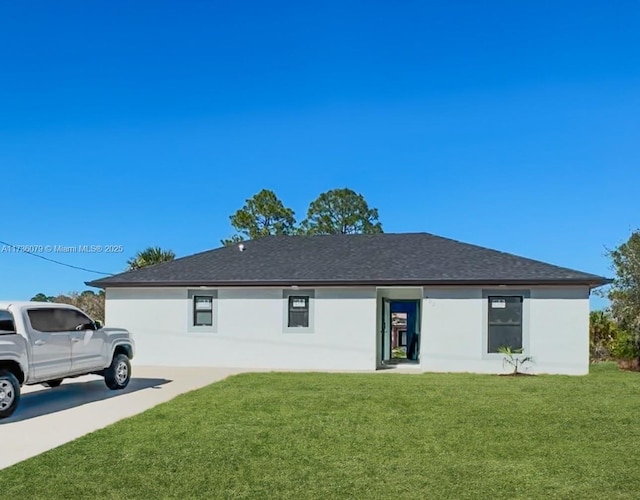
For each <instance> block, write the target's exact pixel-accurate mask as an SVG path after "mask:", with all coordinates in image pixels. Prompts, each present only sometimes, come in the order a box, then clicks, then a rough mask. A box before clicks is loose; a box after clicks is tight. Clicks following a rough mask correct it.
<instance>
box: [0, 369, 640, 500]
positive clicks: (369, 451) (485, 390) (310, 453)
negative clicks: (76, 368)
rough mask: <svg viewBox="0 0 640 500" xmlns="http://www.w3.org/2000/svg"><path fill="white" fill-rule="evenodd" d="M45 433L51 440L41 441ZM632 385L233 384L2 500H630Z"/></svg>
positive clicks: (10, 481)
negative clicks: (311, 499) (286, 499)
mask: <svg viewBox="0 0 640 500" xmlns="http://www.w3.org/2000/svg"><path fill="white" fill-rule="evenodd" d="M51 432H55V429H51ZM639 448H640V374H638V373H628V372H619V371H618V369H617V367H615V366H614V365H612V364H606V365H600V366H595V367H592V373H591V375H589V376H587V377H561V376H538V377H497V376H487V375H482V376H481V375H467V374H460V375H450V374H425V375H399V374H370V375H360V374H354V375H342V374H318V373H313V374H312V373H282V374H279V373H271V374H269V373H261V374H246V375H239V376H235V377H232V378H230V379H227V380H225V381H223V382H220V383H217V384H214V385H211V386H209V387H206V388H204V389H201V390H198V391H195V392H192V393H189V394H185V395H183V396H179V397H178V398H176V399H175V400H173V401H171V402H169V403H166V404H163V405H161V406H158V407H156V408H154V409H152V410H150V411H148V412H146V413H144V414H142V415H139V416H136V417H133V418H130V419H128V420H125V421H122V422H120V423H118V424H116V425H113V426H111V427H108V428H106V429H103V430H101V431H98V432H95V433H93V434H90V435H88V436H85V437H83V438H81V439H78V440H77V441H74V442H72V443H70V444H68V445H65V446H62V447H60V448H58V449H55V450H52V451H50V452H47V453H45V454H43V455H40V456H38V457H35V458H33V459H31V460H28V461H26V462H23V463H21V464H18V465H16V466H13V467H11V468H9V469H6V470H4V471H0V485H1V490H2V496H3V497H5V498H18V497H21V498H43V497H47V498H50V499H53V498H166V497H176V498H177V497H180V498H295V499H304V498H321V499H325V498H367V499H372V498H403V499H404V498H416V499H418V498H419V499H424V498H455V499H463V498H510V499H511V498H549V497H551V498H571V499H575V498H608V499H610V498H634V497H637V495H638V491H640V473H639V471H640V458H639V454H638V451H637V450H638V449H639Z"/></svg>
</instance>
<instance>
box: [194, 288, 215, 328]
mask: <svg viewBox="0 0 640 500" xmlns="http://www.w3.org/2000/svg"><path fill="white" fill-rule="evenodd" d="M193 326H213V297H212V296H210V295H195V296H194V297H193Z"/></svg>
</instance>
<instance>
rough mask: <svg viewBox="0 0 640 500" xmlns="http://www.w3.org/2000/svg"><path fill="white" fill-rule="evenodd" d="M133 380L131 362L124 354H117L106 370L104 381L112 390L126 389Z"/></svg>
mask: <svg viewBox="0 0 640 500" xmlns="http://www.w3.org/2000/svg"><path fill="white" fill-rule="evenodd" d="M129 380H131V363H129V358H127V356H125V355H124V354H116V355H115V356H114V357H113V361H111V365H109V368H107V369H106V370H105V371H104V383H105V384H107V387H108V388H109V389H111V390H112V391H116V390H119V389H124V388H125V387H127V384H129Z"/></svg>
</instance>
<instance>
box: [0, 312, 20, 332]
mask: <svg viewBox="0 0 640 500" xmlns="http://www.w3.org/2000/svg"><path fill="white" fill-rule="evenodd" d="M10 333H16V325H15V323H14V322H13V316H11V313H10V312H9V311H0V335H7V334H10Z"/></svg>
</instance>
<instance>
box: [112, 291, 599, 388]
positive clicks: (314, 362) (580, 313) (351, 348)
mask: <svg viewBox="0 0 640 500" xmlns="http://www.w3.org/2000/svg"><path fill="white" fill-rule="evenodd" d="M523 289H525V287H518V288H517V290H523ZM512 290H513V289H510V288H500V289H498V290H494V292H495V294H496V295H501V294H503V295H508V294H509V293H512ZM526 290H527V291H528V293H529V297H528V298H526V299H525V302H524V305H523V313H524V328H523V329H524V330H525V335H524V336H525V338H524V346H525V353H526V354H527V355H531V356H533V357H534V360H535V363H534V364H533V365H532V366H531V371H532V372H535V373H561V374H574V375H580V374H586V373H588V369H589V345H588V327H589V290H588V288H587V287H571V288H560V287H547V288H544V287H542V288H540V287H528V288H526ZM191 291H192V292H195V293H202V294H206V293H207V292H210V290H206V289H195V290H194V289H191ZM289 291H291V290H289ZM215 293H217V298H215V299H214V302H215V304H214V315H215V317H216V325H215V327H212V328H210V329H207V328H200V329H199V328H195V329H194V328H193V327H192V326H190V325H191V324H192V316H191V315H192V308H193V302H192V300H191V299H190V298H189V290H188V289H186V288H185V289H143V288H141V289H121V288H113V289H108V290H107V301H106V323H107V325H108V326H120V327H124V328H127V329H129V330H130V331H131V332H132V333H133V334H134V337H135V339H136V345H137V355H136V359H135V360H134V363H137V364H145V365H173V366H226V367H240V368H256V369H305V370H314V369H317V370H374V369H375V368H376V366H377V365H378V364H379V363H378V361H379V356H380V349H379V345H380V317H381V313H380V310H379V304H380V302H381V297H383V296H385V297H388V298H391V299H400V298H419V297H423V302H422V322H421V340H420V367H421V369H422V370H424V371H445V372H476V373H500V372H503V371H504V369H503V366H502V356H501V355H498V354H491V355H489V354H487V353H486V324H487V316H486V315H487V302H488V301H487V299H486V297H485V296H483V289H482V288H471V287H458V288H443V287H431V288H425V289H424V290H420V289H415V288H413V289H407V290H405V291H402V290H398V289H395V290H393V289H392V290H390V289H375V288H373V287H371V288H359V289H349V288H343V289H338V288H334V289H316V290H314V291H313V294H314V297H313V299H312V315H313V321H312V325H311V326H312V328H311V329H310V331H309V332H306V333H291V332H287V331H286V328H284V324H285V322H286V319H285V306H286V300H285V299H283V290H282V289H268V288H263V289H259V288H255V289H247V288H244V289H219V290H217V291H216V292H215Z"/></svg>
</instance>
